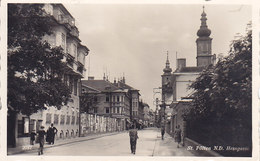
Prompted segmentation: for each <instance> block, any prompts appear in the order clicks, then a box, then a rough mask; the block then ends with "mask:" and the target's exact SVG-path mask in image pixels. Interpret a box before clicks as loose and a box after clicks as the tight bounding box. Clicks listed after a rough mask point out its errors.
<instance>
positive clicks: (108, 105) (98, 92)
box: [82, 79, 130, 131]
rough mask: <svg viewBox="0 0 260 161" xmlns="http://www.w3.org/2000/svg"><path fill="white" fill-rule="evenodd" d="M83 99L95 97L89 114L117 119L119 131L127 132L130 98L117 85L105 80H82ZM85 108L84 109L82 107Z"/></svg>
mask: <svg viewBox="0 0 260 161" xmlns="http://www.w3.org/2000/svg"><path fill="white" fill-rule="evenodd" d="M82 93H83V96H82V97H84V96H85V97H88V96H95V100H94V101H95V103H94V104H93V105H92V107H91V106H89V107H87V108H88V109H89V110H88V111H87V113H93V114H98V115H103V116H108V117H113V118H117V130H118V131H121V130H125V129H126V128H127V122H130V96H129V93H128V91H126V90H124V89H122V88H119V87H118V86H117V85H116V84H115V83H111V82H109V81H108V80H106V79H103V80H94V79H90V80H82ZM82 108H83V107H82Z"/></svg>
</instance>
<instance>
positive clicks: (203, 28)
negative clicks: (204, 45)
mask: <svg viewBox="0 0 260 161" xmlns="http://www.w3.org/2000/svg"><path fill="white" fill-rule="evenodd" d="M202 8H203V12H202V14H201V18H200V20H201V25H200V29H199V30H198V32H197V35H198V36H199V37H209V36H210V34H211V31H210V29H208V26H207V17H206V16H207V14H206V13H205V6H203V7H202Z"/></svg>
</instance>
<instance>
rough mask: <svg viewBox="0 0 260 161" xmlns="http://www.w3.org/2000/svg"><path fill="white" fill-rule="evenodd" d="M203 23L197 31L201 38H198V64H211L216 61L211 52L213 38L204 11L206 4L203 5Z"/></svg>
mask: <svg viewBox="0 0 260 161" xmlns="http://www.w3.org/2000/svg"><path fill="white" fill-rule="evenodd" d="M200 20H201V25H200V29H199V30H198V32H197V35H198V37H199V38H197V40H196V43H197V66H198V67H202V66H208V65H210V64H213V63H214V61H215V60H214V59H215V58H214V56H213V55H212V53H211V42H212V38H210V37H209V36H210V34H211V31H210V29H208V26H207V23H206V21H207V18H206V13H205V12H204V6H203V12H202V14H201V19H200Z"/></svg>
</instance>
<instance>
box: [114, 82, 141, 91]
mask: <svg viewBox="0 0 260 161" xmlns="http://www.w3.org/2000/svg"><path fill="white" fill-rule="evenodd" d="M116 85H117V86H118V87H119V88H122V89H128V90H132V91H139V90H138V89H135V88H133V87H131V86H129V85H127V84H125V83H123V82H120V81H119V82H117V83H116Z"/></svg>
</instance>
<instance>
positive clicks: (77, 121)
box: [76, 116, 79, 125]
mask: <svg viewBox="0 0 260 161" xmlns="http://www.w3.org/2000/svg"><path fill="white" fill-rule="evenodd" d="M78 124H79V117H78V116H77V120H76V125H78Z"/></svg>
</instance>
